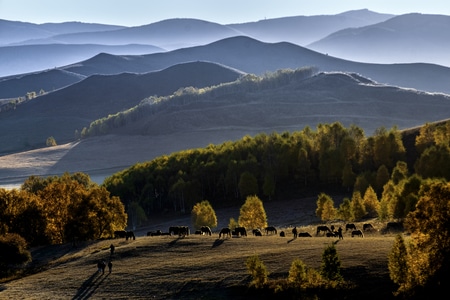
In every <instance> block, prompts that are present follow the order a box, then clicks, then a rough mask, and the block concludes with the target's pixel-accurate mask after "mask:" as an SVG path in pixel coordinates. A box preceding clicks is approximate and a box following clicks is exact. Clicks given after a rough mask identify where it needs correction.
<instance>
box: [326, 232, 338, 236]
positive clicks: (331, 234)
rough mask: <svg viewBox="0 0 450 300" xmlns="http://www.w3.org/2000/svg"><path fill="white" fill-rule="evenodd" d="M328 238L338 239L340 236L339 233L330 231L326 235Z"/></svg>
mask: <svg viewBox="0 0 450 300" xmlns="http://www.w3.org/2000/svg"><path fill="white" fill-rule="evenodd" d="M326 236H327V237H337V236H338V233H337V232H333V231H330V232H327V233H326Z"/></svg>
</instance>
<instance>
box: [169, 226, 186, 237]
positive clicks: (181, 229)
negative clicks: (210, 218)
mask: <svg viewBox="0 0 450 300" xmlns="http://www.w3.org/2000/svg"><path fill="white" fill-rule="evenodd" d="M169 234H170V235H175V234H178V236H185V235H189V227H187V226H171V227H169Z"/></svg>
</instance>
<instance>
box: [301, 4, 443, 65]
mask: <svg viewBox="0 0 450 300" xmlns="http://www.w3.org/2000/svg"><path fill="white" fill-rule="evenodd" d="M307 47H308V48H310V49H312V50H315V51H319V52H322V53H328V54H329V55H333V56H337V57H340V58H343V59H352V60H356V61H361V62H372V63H400V62H404V63H406V62H427V63H435V64H440V65H444V66H450V58H449V56H448V53H449V50H450V16H444V15H427V14H418V13H414V14H405V15H400V16H396V17H393V18H391V19H389V20H386V21H384V22H381V23H377V24H372V25H368V26H363V27H359V28H347V29H343V30H340V31H337V32H335V33H333V34H331V35H329V36H327V37H326V38H324V39H321V40H319V41H316V42H314V43H311V44H309V45H307Z"/></svg>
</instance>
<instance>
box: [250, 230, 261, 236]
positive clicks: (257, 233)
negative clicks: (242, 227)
mask: <svg viewBox="0 0 450 300" xmlns="http://www.w3.org/2000/svg"><path fill="white" fill-rule="evenodd" d="M252 232H253V235H255V236H262V232H261V230H259V229H253V231H252Z"/></svg>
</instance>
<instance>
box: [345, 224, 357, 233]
mask: <svg viewBox="0 0 450 300" xmlns="http://www.w3.org/2000/svg"><path fill="white" fill-rule="evenodd" d="M347 230H356V225H355V224H353V223H348V224H346V225H345V232H347Z"/></svg>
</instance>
